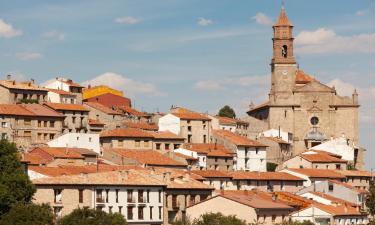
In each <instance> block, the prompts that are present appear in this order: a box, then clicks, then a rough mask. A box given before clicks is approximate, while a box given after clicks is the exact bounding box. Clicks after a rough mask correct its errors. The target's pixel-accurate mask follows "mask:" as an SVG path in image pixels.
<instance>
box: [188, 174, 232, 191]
mask: <svg viewBox="0 0 375 225" xmlns="http://www.w3.org/2000/svg"><path fill="white" fill-rule="evenodd" d="M191 172H192V173H193V174H195V175H198V176H199V177H200V178H197V179H198V180H200V181H201V182H203V183H205V184H207V185H210V186H212V187H214V188H215V189H216V190H235V188H234V184H233V180H232V178H233V176H232V174H230V173H228V172H226V171H220V170H192V171H191Z"/></svg>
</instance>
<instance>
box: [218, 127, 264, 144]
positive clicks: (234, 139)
mask: <svg viewBox="0 0 375 225" xmlns="http://www.w3.org/2000/svg"><path fill="white" fill-rule="evenodd" d="M213 133H214V134H215V135H218V136H220V137H222V138H224V139H226V140H227V141H229V142H231V143H233V144H235V145H238V146H247V147H267V145H264V144H262V143H260V142H258V141H254V140H251V139H249V138H246V137H243V136H241V135H238V134H235V133H233V132H230V131H228V130H214V131H213Z"/></svg>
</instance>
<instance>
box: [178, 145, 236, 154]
mask: <svg viewBox="0 0 375 225" xmlns="http://www.w3.org/2000/svg"><path fill="white" fill-rule="evenodd" d="M182 148H184V149H188V150H190V151H194V152H197V153H199V154H207V156H213V157H233V155H234V153H233V152H232V151H231V150H229V149H227V148H226V147H225V146H224V145H220V144H210V143H206V144H203V143H200V144H191V143H189V144H188V143H185V144H183V146H182Z"/></svg>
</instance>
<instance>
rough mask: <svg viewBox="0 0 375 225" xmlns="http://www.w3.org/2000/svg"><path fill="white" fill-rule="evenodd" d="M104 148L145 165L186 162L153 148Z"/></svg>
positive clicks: (179, 164)
mask: <svg viewBox="0 0 375 225" xmlns="http://www.w3.org/2000/svg"><path fill="white" fill-rule="evenodd" d="M104 150H105V151H111V152H113V153H115V154H117V155H119V156H122V157H124V158H127V159H132V160H134V161H136V162H138V163H140V164H144V165H146V166H178V167H181V166H182V167H184V166H186V163H182V162H179V161H176V160H173V159H171V158H169V157H168V156H165V155H163V154H161V153H160V152H157V151H154V150H130V149H117V148H106V149H104Z"/></svg>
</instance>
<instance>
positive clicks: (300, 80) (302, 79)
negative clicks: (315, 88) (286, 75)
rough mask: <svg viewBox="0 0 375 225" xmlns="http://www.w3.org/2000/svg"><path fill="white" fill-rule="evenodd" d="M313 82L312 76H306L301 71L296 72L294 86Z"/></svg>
mask: <svg viewBox="0 0 375 225" xmlns="http://www.w3.org/2000/svg"><path fill="white" fill-rule="evenodd" d="M313 80H315V79H314V78H313V77H312V76H310V75H308V74H306V73H305V72H304V71H303V70H297V72H296V78H295V82H296V84H307V83H310V82H311V81H313Z"/></svg>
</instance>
